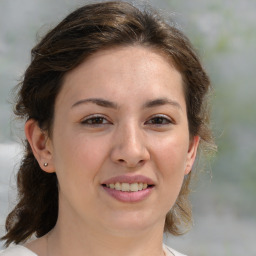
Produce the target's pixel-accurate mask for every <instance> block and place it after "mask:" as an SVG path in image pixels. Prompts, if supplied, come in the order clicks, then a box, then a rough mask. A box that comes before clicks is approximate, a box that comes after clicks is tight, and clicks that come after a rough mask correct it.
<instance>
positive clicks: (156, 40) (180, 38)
mask: <svg viewBox="0 0 256 256" xmlns="http://www.w3.org/2000/svg"><path fill="white" fill-rule="evenodd" d="M128 45H140V46H144V47H149V48H152V49H154V50H158V51H160V52H161V53H163V54H164V55H165V56H166V57H168V58H169V59H170V61H171V62H172V64H173V65H174V66H175V67H176V68H177V70H178V71H179V72H180V73H181V75H182V78H183V83H184V92H185V98H186V106H187V115H188V123H189V131H190V135H191V136H194V135H199V136H200V144H201V146H202V145H203V144H204V145H206V146H207V145H212V144H213V140H212V136H211V130H210V129H209V126H208V125H209V116H208V107H207V93H208V91H209V89H210V82H209V79H208V76H207V74H206V73H205V71H204V69H203V67H202V65H201V63H200V61H199V59H198V57H197V55H196V53H195V51H194V50H193V48H192V46H191V44H190V42H189V40H188V39H187V37H186V36H185V35H184V34H183V33H182V32H181V31H179V30H178V29H177V28H175V26H172V25H169V24H168V22H165V21H164V19H163V18H161V17H160V16H159V14H157V13H156V12H155V11H153V10H151V9H149V8H146V10H139V9H138V8H135V7H134V6H132V5H131V4H129V3H126V2H105V3H97V4H90V5H85V6H84V7H81V8H79V9H77V10H76V11H74V12H73V13H71V14H70V15H68V16H67V17H66V18H65V19H64V20H63V21H61V22H60V23H59V24H58V25H57V26H56V27H55V28H54V29H52V30H51V31H49V32H48V33H47V34H46V35H45V36H44V37H43V38H42V40H41V41H40V42H39V43H38V44H37V45H36V46H35V47H34V48H33V49H32V60H31V64H30V66H29V67H28V68H27V70H26V72H25V75H24V79H23V81H22V82H21V83H20V84H19V85H18V86H19V91H18V94H17V103H16V107H15V114H16V115H17V116H18V117H20V118H22V119H25V120H29V119H34V120H36V121H37V122H38V124H39V127H40V128H41V129H43V130H45V131H46V132H48V133H49V136H51V129H52V124H53V118H54V105H55V100H56V97H57V95H58V93H59V91H60V89H61V86H62V81H63V77H64V75H65V74H66V73H67V72H68V71H70V70H72V69H74V68H76V67H77V66H78V65H79V64H81V63H82V62H83V61H84V60H85V59H86V58H87V57H88V56H90V55H92V54H94V53H95V52H97V51H100V50H102V49H106V48H113V47H118V46H128ZM25 145H26V148H25V152H24V157H23V160H22V162H21V165H20V168H19V171H18V175H17V186H18V203H17V205H16V207H15V208H14V209H13V210H12V211H11V213H10V214H9V215H8V217H7V220H6V230H7V233H6V235H5V236H4V237H2V240H6V245H7V246H8V245H9V244H10V243H12V242H14V243H20V242H24V241H26V240H27V239H28V238H29V237H31V235H33V234H35V235H36V236H37V237H41V236H43V235H45V234H46V233H48V232H49V231H50V230H51V229H52V228H53V227H54V226H55V224H56V221H57V217H58V186H57V183H58V181H57V177H56V174H55V173H52V174H49V173H46V172H44V171H43V170H42V169H41V168H40V166H39V164H38V162H37V160H36V159H35V157H34V155H33V153H32V150H31V147H30V145H29V143H28V141H25ZM190 180H191V174H188V175H187V176H186V177H185V179H184V182H183V186H182V189H181V191H180V194H179V196H178V198H177V201H176V203H175V205H174V206H173V207H172V209H171V210H170V212H169V213H168V214H167V216H166V222H165V231H167V232H170V233H172V234H174V235H179V234H181V233H182V232H183V231H184V226H186V225H188V224H189V223H190V222H191V218H192V217H191V209H190V204H189V201H188V194H189V184H190Z"/></svg>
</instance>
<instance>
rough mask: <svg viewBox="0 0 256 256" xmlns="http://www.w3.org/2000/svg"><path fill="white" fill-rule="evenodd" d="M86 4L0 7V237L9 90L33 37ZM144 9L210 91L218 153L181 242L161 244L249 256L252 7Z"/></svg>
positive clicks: (230, 3)
mask: <svg viewBox="0 0 256 256" xmlns="http://www.w3.org/2000/svg"><path fill="white" fill-rule="evenodd" d="M86 2H87V1H81V0H80V1H79V0H23V1H21V0H11V1H10V0H0V235H2V234H3V233H4V219H5V217H6V215H7V213H8V211H9V210H10V209H11V207H12V205H13V204H12V203H13V202H14V200H15V196H14V195H15V189H14V188H15V186H14V179H15V170H16V167H17V166H16V165H17V163H18V161H19V158H20V155H19V154H18V152H19V146H18V144H17V142H18V141H19V140H18V139H17V129H16V128H12V129H11V128H10V127H11V119H12V116H11V109H12V106H11V104H10V103H9V102H11V101H12V96H13V94H12V92H11V90H12V89H13V87H14V86H15V85H16V84H17V83H18V81H19V79H20V78H21V76H22V74H23V72H24V70H25V68H26V67H27V65H28V63H29V60H30V50H31V48H32V47H33V45H34V44H35V43H36V38H37V35H39V36H40V35H42V34H44V33H45V32H46V31H47V30H48V29H49V28H51V27H53V26H54V25H56V23H57V22H58V21H60V20H61V19H62V18H63V17H64V16H66V15H67V14H68V13H69V12H70V11H72V10H74V9H75V8H76V7H79V6H81V5H82V4H84V3H86ZM90 2H93V1H90ZM137 2H138V3H140V1H137ZM149 3H151V4H152V5H153V6H155V7H158V8H160V9H161V10H162V12H164V13H165V14H168V15H170V17H171V18H172V19H173V20H174V21H175V22H176V23H177V24H178V27H179V28H180V29H181V30H183V31H184V32H185V33H186V34H187V35H188V36H189V38H190V39H191V41H192V43H193V44H194V45H195V47H196V49H197V50H198V52H199V54H200V56H201V59H202V61H203V63H204V65H205V67H206V69H207V71H208V73H209V74H210V77H211V80H212V83H213V85H214V88H215V92H214V97H213V100H212V102H213V128H214V131H215V135H216V139H217V144H218V153H217V155H216V158H215V159H214V161H212V163H211V168H210V169H209V170H207V172H205V173H203V174H202V175H201V176H199V180H198V184H197V187H196V189H195V191H194V192H193V195H192V202H193V210H194V222H195V223H194V227H193V229H192V230H191V231H190V232H189V233H188V234H187V235H185V236H183V237H179V238H174V237H171V236H169V237H168V238H167V243H168V244H169V245H170V246H172V247H174V248H175V249H177V250H180V251H181V252H183V253H185V254H188V255H189V256H204V255H205V256H206V255H207V256H216V255H218V256H224V255H225V256H228V255H232V256H238V255H248V256H250V255H252V256H253V255H256V246H255V237H256V199H255V198H256V167H255V166H256V160H255V159H256V106H255V96H256V86H255V81H256V79H255V78H256V75H255V71H256V47H255V45H256V28H255V24H256V1H254V0H226V1H221V0H214V1H211V0H205V1H200V0H193V1H186V0H180V1H178V0H161V1H160V0H155V1H153V0H152V1H149ZM12 127H13V125H12ZM0 247H1V244H0Z"/></svg>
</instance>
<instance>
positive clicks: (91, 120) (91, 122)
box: [81, 115, 112, 126]
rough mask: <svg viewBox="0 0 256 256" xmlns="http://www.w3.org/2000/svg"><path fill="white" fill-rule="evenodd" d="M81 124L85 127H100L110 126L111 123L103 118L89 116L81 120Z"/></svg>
mask: <svg viewBox="0 0 256 256" xmlns="http://www.w3.org/2000/svg"><path fill="white" fill-rule="evenodd" d="M99 121H100V122H99ZM81 124H83V125H87V126H101V125H106V124H112V123H111V122H110V121H109V120H108V119H107V118H106V117H104V116H101V115H91V116H89V117H87V118H85V119H83V120H82V121H81Z"/></svg>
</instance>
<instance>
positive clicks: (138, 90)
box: [49, 46, 198, 233]
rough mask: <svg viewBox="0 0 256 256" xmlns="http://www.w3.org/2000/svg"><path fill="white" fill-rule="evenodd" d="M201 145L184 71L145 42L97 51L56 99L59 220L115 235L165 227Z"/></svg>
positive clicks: (53, 146) (54, 156)
mask: <svg viewBox="0 0 256 256" xmlns="http://www.w3.org/2000/svg"><path fill="white" fill-rule="evenodd" d="M197 144H198V138H197V137H195V138H192V139H191V140H190V137H189V131H188V121H187V113H186V103H185V98H184V93H183V87H182V78H181V75H180V73H179V72H178V71H177V70H176V69H175V68H174V67H173V66H172V65H171V64H170V63H169V62H168V60H167V59H166V58H165V57H163V56H162V55H161V54H159V53H157V52H155V51H153V50H152V49H147V48H143V47H138V46H137V47H124V48H115V49H110V50H104V51H100V52H98V53H96V54H94V55H93V56H91V57H90V58H89V59H87V60H86V61H85V62H83V63H82V64H81V65H80V66H79V67H77V68H76V69H74V70H73V71H71V72H70V73H68V74H67V75H66V76H65V79H64V82H63V87H62V89H61V91H60V93H59V95H58V97H57V99H56V105H55V118H54V124H53V135H52V139H51V142H50V145H49V147H50V151H51V153H52V165H53V166H54V169H55V171H56V174H57V177H58V181H59V200H60V202H59V204H60V209H59V218H63V220H65V219H68V220H70V221H71V222H72V223H73V224H74V225H77V226H78V227H79V225H81V223H85V224H86V225H87V227H88V228H94V229H97V228H99V229H101V230H102V229H105V230H108V231H109V232H116V231H117V232H121V231H125V232H126V233H129V232H134V231H138V230H149V229H150V228H161V229H162V228H163V226H164V221H165V216H166V213H167V212H168V211H169V210H170V208H171V207H172V206H173V204H174V203H175V200H176V198H177V196H178V194H179V191H180V188H181V185H182V182H183V178H184V175H186V174H187V173H188V172H189V171H190V169H191V166H192V164H193V161H194V158H195V152H196V149H197Z"/></svg>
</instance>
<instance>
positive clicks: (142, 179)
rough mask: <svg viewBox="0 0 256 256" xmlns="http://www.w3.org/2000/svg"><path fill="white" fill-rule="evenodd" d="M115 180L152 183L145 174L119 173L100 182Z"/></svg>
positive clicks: (130, 182) (113, 182)
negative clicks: (129, 174)
mask: <svg viewBox="0 0 256 256" xmlns="http://www.w3.org/2000/svg"><path fill="white" fill-rule="evenodd" d="M117 182H120V183H129V184H132V183H146V184H148V185H154V182H153V181H152V180H151V179H150V178H148V177H146V176H143V175H133V176H128V175H120V176H115V177H112V178H110V179H108V180H105V181H104V182H102V183H101V184H102V185H103V184H115V183H117Z"/></svg>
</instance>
